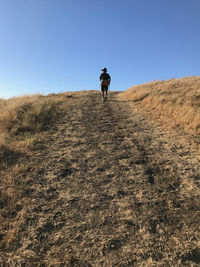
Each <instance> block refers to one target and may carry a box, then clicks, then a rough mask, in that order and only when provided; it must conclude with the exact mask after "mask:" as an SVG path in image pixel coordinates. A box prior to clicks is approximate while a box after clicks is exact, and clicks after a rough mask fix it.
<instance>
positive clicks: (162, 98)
mask: <svg viewBox="0 0 200 267" xmlns="http://www.w3.org/2000/svg"><path fill="white" fill-rule="evenodd" d="M122 97H123V98H124V99H126V100H133V101H134V102H139V103H140V104H141V106H142V107H143V108H146V109H148V110H151V111H152V110H153V111H154V113H155V114H156V115H157V116H159V117H160V120H161V121H162V122H163V123H165V124H166V125H167V126H168V127H181V128H183V129H184V130H185V131H187V132H189V133H191V134H193V135H195V136H199V134H200V77H199V76H195V77H187V78H182V79H171V80H169V81H154V82H149V83H146V84H142V85H139V86H134V87H131V88H130V89H128V90H126V91H125V93H122Z"/></svg>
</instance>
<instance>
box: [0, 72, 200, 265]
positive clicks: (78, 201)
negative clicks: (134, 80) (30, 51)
mask: <svg viewBox="0 0 200 267" xmlns="http://www.w3.org/2000/svg"><path fill="white" fill-rule="evenodd" d="M199 85H200V77H188V78H183V79H177V80H176V79H172V80H169V81H156V82H151V83H147V84H144V85H140V86H135V87H133V88H130V89H129V90H127V91H125V92H121V93H117V92H112V93H111V99H110V100H108V101H105V102H104V103H102V102H101V96H100V93H99V92H98V91H81V92H74V93H62V94H51V95H48V96H42V95H34V96H23V97H16V98H11V99H8V100H3V99H0V114H1V115H0V130H1V132H0V266H108V267H110V266H113V267H114V266H141V267H143V266H150V267H151V266H152V267H153V266H162V267H166V266H193V267H196V266H200V231H199V230H200V229H199V217H200V216H199V215H200V212H199V210H200V209H199V206H200V205H199V204H200V194H199V193H200V192H199V191H200V190H199V188H200V171H199V166H200V152H199V141H200V139H199V133H200V132H199V131H200V130H199V129H200V123H199V116H200V110H199V109H200V104H199V103H200V102H199V101H200V86H199Z"/></svg>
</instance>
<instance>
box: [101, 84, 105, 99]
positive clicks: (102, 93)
mask: <svg viewBox="0 0 200 267" xmlns="http://www.w3.org/2000/svg"><path fill="white" fill-rule="evenodd" d="M101 96H102V100H104V88H103V86H102V87H101Z"/></svg>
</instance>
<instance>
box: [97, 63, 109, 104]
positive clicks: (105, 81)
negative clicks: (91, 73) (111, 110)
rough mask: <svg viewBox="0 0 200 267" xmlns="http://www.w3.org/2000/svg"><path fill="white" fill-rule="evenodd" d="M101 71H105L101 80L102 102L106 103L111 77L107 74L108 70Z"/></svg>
mask: <svg viewBox="0 0 200 267" xmlns="http://www.w3.org/2000/svg"><path fill="white" fill-rule="evenodd" d="M101 71H103V73H102V74H101V75H100V77H99V79H100V82H101V94H102V101H104V100H105V99H106V98H107V96H108V86H109V85H110V82H111V77H110V75H109V74H108V73H107V69H106V68H103V69H102V70H101Z"/></svg>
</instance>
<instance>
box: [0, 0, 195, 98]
mask: <svg viewBox="0 0 200 267" xmlns="http://www.w3.org/2000/svg"><path fill="white" fill-rule="evenodd" d="M103 67H107V69H108V72H109V73H110V75H111V77H112V85H111V90H125V89H127V88H129V87H130V86H132V85H135V84H141V83H144V82H147V81H152V80H158V79H159V80H167V79H170V78H172V77H173V78H179V77H184V76H193V75H200V0H0V97H11V96H16V95H23V94H34V93H42V94H48V93H51V92H64V91H74V90H91V89H98V88H99V75H100V74H101V68H103Z"/></svg>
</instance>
